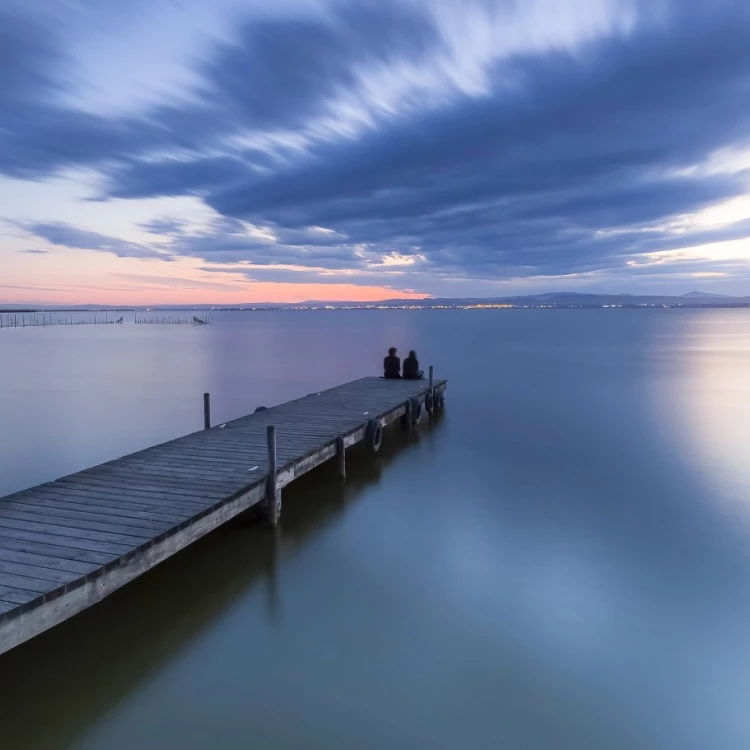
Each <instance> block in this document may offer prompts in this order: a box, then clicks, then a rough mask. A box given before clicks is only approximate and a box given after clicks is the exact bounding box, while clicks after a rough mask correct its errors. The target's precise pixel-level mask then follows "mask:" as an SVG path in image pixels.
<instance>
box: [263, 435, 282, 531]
mask: <svg viewBox="0 0 750 750" xmlns="http://www.w3.org/2000/svg"><path fill="white" fill-rule="evenodd" d="M266 435H267V439H268V476H267V478H266V513H267V518H268V523H270V524H271V526H276V525H277V524H278V522H279V507H278V505H277V499H276V428H275V427H274V426H273V425H272V424H270V425H268V429H267V433H266Z"/></svg>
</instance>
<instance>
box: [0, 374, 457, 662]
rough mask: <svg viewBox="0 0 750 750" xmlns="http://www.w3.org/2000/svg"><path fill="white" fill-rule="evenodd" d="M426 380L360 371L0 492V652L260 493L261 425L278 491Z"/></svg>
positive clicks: (263, 490)
mask: <svg viewBox="0 0 750 750" xmlns="http://www.w3.org/2000/svg"><path fill="white" fill-rule="evenodd" d="M434 385H435V387H436V388H437V389H439V390H443V389H444V388H445V386H446V382H445V381H444V380H436V381H435V382H434ZM427 387H428V384H427V382H426V381H406V380H395V381H390V380H383V379H381V378H363V379H362V380H356V381H354V382H351V383H347V384H345V385H342V386H339V387H337V388H332V389H330V390H327V391H322V392H321V393H317V394H310V395H309V396H306V397H304V398H301V399H298V400H296V401H290V402H288V403H286V404H282V405H280V406H276V407H272V408H269V409H266V410H265V411H260V412H256V413H254V414H251V415H249V416H246V417H242V418H240V419H236V420H234V421H231V422H227V423H226V424H223V425H218V426H216V427H213V428H212V429H204V430H202V431H200V432H195V433H193V434H191V435H187V436H185V437H182V438H178V439H177V440H172V441H170V442H168V443H163V444H162V445H157V446H154V447H152V448H147V449H146V450H143V451H139V452H137V453H133V454H131V455H129V456H125V457H123V458H119V459H117V460H115V461H109V462H107V463H104V464H101V465H100V466H96V467H94V468H91V469H86V470H85V471H81V472H79V473H77V474H72V475H70V476H66V477H63V478H61V479H58V480H56V481H54V482H48V483H46V484H43V485H40V486H38V487H34V488H32V489H29V490H24V491H23V492H18V493H16V494H14V495H10V496H8V497H5V498H2V499H0V653H3V652H4V651H7V650H8V649H10V648H13V647H14V646H16V645H18V644H19V643H22V642H23V641H24V640H27V639H28V638H31V637H33V636H34V635H36V634H38V633H40V632H42V631H44V630H46V629H47V628H49V627H52V626H53V625H55V624H57V623H59V622H61V621H62V620H65V619H67V618H68V617H70V616H71V615H73V614H75V613H77V612H79V611H81V610H83V609H85V608H86V607H88V606H91V605H92V604H94V603H96V602H97V601H99V600H100V599H102V598H103V597H104V596H106V595H107V594H109V593H111V592H112V591H114V590H115V589H117V588H119V587H120V586H122V585H124V584H125V583H127V582H128V581H130V580H132V579H133V578H134V577H136V576H138V575H140V574H141V573H144V572H146V571H147V570H148V569H149V568H151V567H153V566H154V565H156V564H158V563H159V562H161V561H162V560H164V559H166V558H167V557H169V556H170V555H172V554H174V553H175V552H177V551H178V550H180V549H182V548H183V547H185V546H187V545H188V544H190V543H192V542H193V541H195V540H196V539H198V538H200V537H201V536H203V535H204V534H206V533H208V532H209V531H211V530H212V529H214V528H216V527H217V526H219V525H221V524H222V523H225V522H226V521H228V520H230V519H231V518H233V517H234V516H235V515H237V514H238V513H241V512H243V511H244V510H247V509H248V508H249V507H251V506H252V505H254V504H256V503H258V502H262V501H263V500H264V499H265V498H266V497H267V492H268V485H267V482H266V475H267V470H268V458H267V457H268V436H267V428H268V426H269V425H273V426H274V427H275V432H276V465H277V471H276V476H275V487H276V488H277V489H278V490H280V489H281V488H282V487H284V486H285V485H287V484H289V483H290V482H291V481H293V480H294V478H295V477H297V476H300V475H301V474H304V473H305V472H307V471H309V470H311V469H313V468H315V467H316V466H318V465H319V464H321V463H323V462H324V461H327V460H328V459H331V458H334V457H337V456H338V457H339V461H340V463H339V467H340V468H339V471H340V473H342V474H343V473H344V472H345V468H344V466H345V464H344V450H345V448H346V447H348V446H351V445H353V444H355V443H357V442H359V441H361V440H362V439H363V438H364V434H365V427H366V424H367V422H368V421H369V420H371V419H379V420H381V422H382V423H383V424H387V423H389V422H392V421H394V420H395V419H398V418H399V417H401V416H402V415H404V414H405V413H406V410H407V406H406V404H407V402H408V401H409V399H410V398H414V397H417V398H420V399H423V398H424V394H425V392H426V391H427ZM208 419H209V417H208V416H206V421H208ZM272 487H273V483H272ZM272 520H273V519H272Z"/></svg>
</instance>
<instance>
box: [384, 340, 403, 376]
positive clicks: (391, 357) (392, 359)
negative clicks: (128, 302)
mask: <svg viewBox="0 0 750 750" xmlns="http://www.w3.org/2000/svg"><path fill="white" fill-rule="evenodd" d="M383 377H384V378H400V377H401V360H400V359H399V358H398V357H397V356H396V347H395V346H392V347H391V348H390V349H389V350H388V356H387V357H386V358H385V359H384V360H383Z"/></svg>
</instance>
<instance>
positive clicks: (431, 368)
mask: <svg viewBox="0 0 750 750" xmlns="http://www.w3.org/2000/svg"><path fill="white" fill-rule="evenodd" d="M434 369H435V368H434V367H433V366H432V365H430V384H429V388H430V392H432V382H433V378H432V374H433V371H434Z"/></svg>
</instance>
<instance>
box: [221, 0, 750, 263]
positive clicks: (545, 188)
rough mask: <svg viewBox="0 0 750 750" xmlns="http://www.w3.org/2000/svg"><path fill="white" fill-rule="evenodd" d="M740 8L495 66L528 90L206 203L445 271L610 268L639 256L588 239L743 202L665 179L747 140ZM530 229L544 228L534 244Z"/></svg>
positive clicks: (351, 144)
mask: <svg viewBox="0 0 750 750" xmlns="http://www.w3.org/2000/svg"><path fill="white" fill-rule="evenodd" d="M749 13H750V11H748V8H747V7H745V6H744V5H739V4H735V5H730V4H726V5H725V6H724V7H723V10H722V12H721V13H719V12H718V11H716V12H715V14H711V13H707V14H706V15H705V16H697V15H696V14H695V13H687V14H685V15H684V16H683V17H682V18H681V20H680V22H679V23H677V24H676V25H673V26H671V27H669V28H668V29H664V28H655V29H653V30H649V31H646V32H642V33H640V34H638V35H636V36H635V37H629V38H622V39H607V40H606V41H603V42H600V43H597V44H595V45H591V46H590V47H589V48H588V49H586V50H585V52H584V53H582V55H579V56H578V57H576V58H572V57H570V56H566V55H564V54H561V53H551V54H548V55H546V56H543V57H519V58H516V59H514V60H512V61H510V62H509V63H506V64H505V65H502V66H499V67H498V69H497V70H496V79H497V80H501V79H502V78H503V76H511V77H512V78H513V79H515V80H521V81H523V86H522V87H520V88H519V89H518V90H517V91H515V92H513V93H510V94H509V93H507V92H504V91H503V90H501V89H500V88H499V87H498V89H497V91H496V92H495V93H494V94H493V95H492V96H489V97H484V98H478V99H470V100H464V101H462V102H461V103H460V106H456V107H454V108H451V109H448V110H441V111H439V112H431V113H427V114H424V115H423V116H422V117H420V118H410V119H408V120H406V121H400V122H397V123H395V124H393V125H390V126H384V127H382V128H380V129H378V130H376V131H372V132H369V133H367V134H366V135H365V136H364V137H362V138H360V139H358V140H356V141H343V142H338V143H333V144H327V145H324V146H322V147H320V148H318V149H317V150H316V151H315V152H314V156H313V158H311V159H308V160H306V161H302V162H301V163H296V164H292V165H290V166H289V167H288V168H287V169H283V170H278V171H277V172H275V173H274V174H271V175H269V176H267V177H266V178H262V179H259V180H248V181H247V182H246V183H245V185H242V186H234V187H231V188H228V189H225V190H222V191H219V192H213V193H212V194H211V195H209V197H208V202H209V203H210V204H211V205H212V206H213V207H214V208H216V209H217V210H218V211H221V212H223V213H228V214H231V215H236V216H242V217H244V218H247V219H249V220H257V219H258V218H259V217H263V218H264V219H265V220H269V219H270V220H272V221H276V222H278V223H280V224H283V225H287V226H305V225H309V224H319V225H323V226H328V227H332V228H334V229H337V230H339V231H342V232H344V233H346V234H347V235H349V236H350V237H351V238H352V239H354V240H357V241H361V242H367V241H378V242H387V241H388V240H389V239H390V240H392V241H393V240H396V241H398V238H399V237H406V238H408V242H409V243H413V244H415V245H418V246H419V247H420V248H421V251H423V252H427V254H428V257H429V258H430V259H431V260H432V261H433V262H435V263H436V264H438V265H439V264H440V263H441V261H442V260H443V259H442V257H441V252H443V251H445V252H446V253H447V254H448V255H451V256H453V257H454V258H455V265H456V266H460V265H462V264H467V265H472V264H474V265H476V264H477V263H478V262H479V261H481V258H482V257H483V258H484V261H485V262H486V263H487V264H488V265H487V266H486V270H488V271H489V270H490V269H491V268H492V266H493V265H495V264H496V265H498V266H506V267H507V268H508V269H509V270H511V269H514V268H515V269H519V268H523V267H529V268H530V269H537V270H539V271H542V270H543V271H545V272H559V273H562V272H570V271H571V270H575V269H578V268H581V267H584V268H585V267H588V263H587V262H586V261H587V259H588V258H587V255H588V254H589V253H590V255H591V261H592V264H593V265H596V263H597V262H599V263H602V264H604V265H606V264H608V263H610V262H611V261H612V260H614V259H617V260H619V259H620V258H621V257H623V256H625V255H628V254H629V252H633V251H637V245H636V246H633V247H628V246H627V245H626V244H624V243H623V241H622V239H620V240H603V239H598V240H596V239H595V237H594V236H593V235H592V234H589V236H588V237H586V236H585V232H586V231H590V232H592V233H593V231H594V230H597V229H611V228H618V227H629V226H640V225H644V224H649V223H654V222H657V223H658V222H660V221H662V220H664V219H666V218H667V217H670V216H672V215H674V214H681V213H690V212H694V211H696V210H699V209H701V208H703V207H704V206H706V205H708V204H710V203H711V202H714V201H716V200H719V199H722V198H728V197H731V196H734V195H737V194H741V193H743V192H744V189H745V183H744V182H743V181H741V180H738V179H737V178H736V177H734V178H729V177H727V176H721V175H701V174H693V175H692V176H690V175H685V176H680V177H676V176H675V175H674V170H675V169H676V168H678V167H684V166H688V165H691V164H693V163H696V162H700V161H702V160H705V159H706V158H707V157H708V156H709V155H710V153H711V152H712V151H714V150H716V149H718V148H720V147H722V146H724V145H726V144H731V143H737V142H740V143H741V142H742V141H743V140H745V139H747V133H748V132H750V131H749V130H748V125H750V118H749V117H748V113H749V112H750V107H749V106H748V97H747V94H748V92H749V91H750V88H749V86H750V45H748V43H747V40H748V39H750V18H749ZM477 203H480V204H482V207H481V208H480V209H479V210H477V209H475V208H474V205H475V204H477ZM462 209H463V210H462ZM446 214H447V216H446ZM446 224H447V225H449V226H450V229H449V231H448V232H447V233H446ZM509 227H510V234H511V236H510V237H508V236H507V235H508V231H509V229H508V228H509ZM535 229H541V230H543V231H542V232H541V237H539V238H538V239H537V237H536V235H537V234H539V233H538V232H537V231H535ZM514 230H520V231H514ZM582 233H584V234H583V236H580V237H576V235H577V234H582ZM571 235H572V236H571ZM662 239H663V240H664V241H670V240H668V238H667V237H666V236H665V237H664V238H662ZM682 242H683V243H684V242H685V238H684V237H683V238H682ZM546 251H549V253H547V252H546ZM553 251H554V253H553ZM547 255H548V256H549V257H546V256H547ZM540 256H541V257H540Z"/></svg>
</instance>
